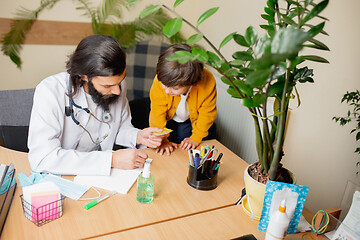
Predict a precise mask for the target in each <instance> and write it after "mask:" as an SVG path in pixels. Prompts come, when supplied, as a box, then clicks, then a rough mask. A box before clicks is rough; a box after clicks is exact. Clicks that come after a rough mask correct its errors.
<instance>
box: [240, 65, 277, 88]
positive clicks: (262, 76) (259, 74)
mask: <svg viewBox="0 0 360 240" xmlns="http://www.w3.org/2000/svg"><path fill="white" fill-rule="evenodd" d="M270 74H271V69H269V68H268V69H263V70H259V71H253V72H251V73H249V75H247V77H246V80H245V83H246V84H248V85H249V86H250V87H263V86H264V85H265V84H266V83H267V80H268V79H269V77H270Z"/></svg>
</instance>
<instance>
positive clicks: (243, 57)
mask: <svg viewBox="0 0 360 240" xmlns="http://www.w3.org/2000/svg"><path fill="white" fill-rule="evenodd" d="M232 57H233V58H234V59H240V60H244V61H250V60H253V59H254V58H253V56H252V55H251V53H249V52H245V51H238V52H235V53H234V54H233V55H232Z"/></svg>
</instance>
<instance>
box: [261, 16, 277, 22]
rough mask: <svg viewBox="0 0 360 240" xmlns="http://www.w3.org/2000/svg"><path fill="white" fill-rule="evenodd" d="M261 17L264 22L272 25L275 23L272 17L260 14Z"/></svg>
mask: <svg viewBox="0 0 360 240" xmlns="http://www.w3.org/2000/svg"><path fill="white" fill-rule="evenodd" d="M261 17H262V18H263V19H265V20H266V21H268V22H270V23H273V22H275V19H274V17H273V16H270V15H267V14H261Z"/></svg>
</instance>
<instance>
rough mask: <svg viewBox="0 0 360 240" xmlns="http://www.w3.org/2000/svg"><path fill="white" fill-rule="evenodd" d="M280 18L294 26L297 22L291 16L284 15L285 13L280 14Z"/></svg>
mask: <svg viewBox="0 0 360 240" xmlns="http://www.w3.org/2000/svg"><path fill="white" fill-rule="evenodd" d="M281 17H282V20H283V21H284V22H285V23H286V24H289V25H291V26H296V25H297V23H296V22H295V21H294V20H292V19H291V18H289V17H288V16H286V15H285V14H281Z"/></svg>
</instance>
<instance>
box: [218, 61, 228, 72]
mask: <svg viewBox="0 0 360 240" xmlns="http://www.w3.org/2000/svg"><path fill="white" fill-rule="evenodd" d="M229 69H230V66H229V65H228V64H227V63H225V62H222V63H221V67H220V68H219V70H220V72H222V73H224V72H226V71H227V70H229Z"/></svg>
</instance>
